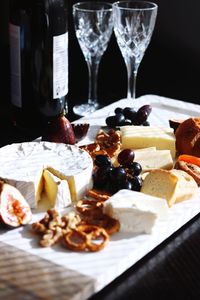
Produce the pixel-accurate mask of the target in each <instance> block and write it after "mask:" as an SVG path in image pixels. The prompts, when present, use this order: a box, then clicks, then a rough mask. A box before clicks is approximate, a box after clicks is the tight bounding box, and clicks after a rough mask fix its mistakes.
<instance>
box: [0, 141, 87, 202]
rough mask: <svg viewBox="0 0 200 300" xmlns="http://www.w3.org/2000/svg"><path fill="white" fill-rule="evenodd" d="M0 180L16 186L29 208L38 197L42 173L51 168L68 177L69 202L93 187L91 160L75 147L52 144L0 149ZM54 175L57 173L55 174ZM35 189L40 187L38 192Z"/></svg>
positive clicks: (28, 144) (16, 145) (26, 143)
mask: <svg viewBox="0 0 200 300" xmlns="http://www.w3.org/2000/svg"><path fill="white" fill-rule="evenodd" d="M0 165H1V168H0V178H2V179H4V180H5V181H6V182H8V183H10V184H12V185H14V186H15V187H17V188H18V189H19V190H20V192H21V193H22V195H23V196H24V197H25V198H26V200H27V201H28V203H29V204H30V206H31V207H32V208H35V207H36V206H37V201H38V200H39V199H40V198H41V197H40V195H41V188H42V187H41V184H39V185H38V182H40V183H42V181H41V173H42V171H43V170H44V169H46V168H50V167H51V168H52V169H54V170H56V171H58V172H59V174H62V176H63V178H61V179H68V178H71V184H70V185H71V186H70V189H71V188H73V194H72V201H76V200H78V199H79V197H81V196H82V195H83V194H84V193H85V192H86V190H87V189H88V188H90V187H91V186H92V170H93V161H92V158H91V157H90V155H89V154H88V153H87V152H86V151H84V150H82V149H80V148H79V147H77V146H73V145H66V144H58V143H51V142H25V143H16V144H11V145H8V146H5V147H2V148H0ZM55 175H56V174H55ZM38 187H40V188H39V189H38Z"/></svg>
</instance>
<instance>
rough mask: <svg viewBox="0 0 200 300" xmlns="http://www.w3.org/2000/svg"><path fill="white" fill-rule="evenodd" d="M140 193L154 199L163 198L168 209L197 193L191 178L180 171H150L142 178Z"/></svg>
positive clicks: (195, 184)
mask: <svg viewBox="0 0 200 300" xmlns="http://www.w3.org/2000/svg"><path fill="white" fill-rule="evenodd" d="M141 192H142V193H145V194H148V195H152V196H155V197H163V198H165V199H166V200H167V202H168V205H169V207H171V206H172V205H173V204H175V203H177V202H180V201H183V200H187V199H190V198H191V197H193V196H195V195H196V194H197V192H198V186H197V183H196V182H195V180H194V179H193V177H192V176H190V175H189V174H187V173H186V172H184V171H182V170H175V169H172V170H169V171H168V170H161V169H158V170H152V171H150V172H149V173H148V174H147V175H146V176H145V178H144V181H143V184H142V188H141Z"/></svg>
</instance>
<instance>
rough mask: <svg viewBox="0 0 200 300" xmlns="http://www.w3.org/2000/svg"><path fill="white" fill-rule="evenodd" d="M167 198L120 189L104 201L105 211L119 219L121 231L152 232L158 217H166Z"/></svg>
mask: <svg viewBox="0 0 200 300" xmlns="http://www.w3.org/2000/svg"><path fill="white" fill-rule="evenodd" d="M168 209H169V208H168V205H167V202H166V200H165V199H161V198H157V197H152V196H149V195H145V196H144V194H142V193H140V192H135V191H131V190H120V191H119V192H117V193H116V194H114V195H113V196H111V197H110V198H109V199H108V200H107V201H105V203H104V208H103V211H104V213H105V214H107V215H109V216H110V217H112V218H114V219H117V220H119V222H120V231H121V232H132V233H151V232H152V229H153V227H154V225H155V223H156V220H157V219H160V220H162V219H166V217H167V216H168Z"/></svg>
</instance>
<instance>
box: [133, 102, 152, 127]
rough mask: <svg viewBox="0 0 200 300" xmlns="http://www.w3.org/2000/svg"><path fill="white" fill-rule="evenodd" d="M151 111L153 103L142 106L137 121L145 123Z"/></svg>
mask: <svg viewBox="0 0 200 300" xmlns="http://www.w3.org/2000/svg"><path fill="white" fill-rule="evenodd" d="M151 111H152V107H151V105H148V104H147V105H143V106H141V107H140V108H139V109H138V111H137V115H136V120H137V122H138V123H140V124H143V123H144V122H146V121H147V119H148V117H149V115H150V113H151Z"/></svg>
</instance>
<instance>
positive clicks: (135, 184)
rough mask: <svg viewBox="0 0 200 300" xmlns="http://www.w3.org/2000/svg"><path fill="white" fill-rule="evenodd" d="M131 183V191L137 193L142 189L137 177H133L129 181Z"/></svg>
mask: <svg viewBox="0 0 200 300" xmlns="http://www.w3.org/2000/svg"><path fill="white" fill-rule="evenodd" d="M131 183H132V190H133V191H137V192H139V191H140V189H141V187H142V179H141V178H140V177H138V176H134V177H133V178H132V179H131Z"/></svg>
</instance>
